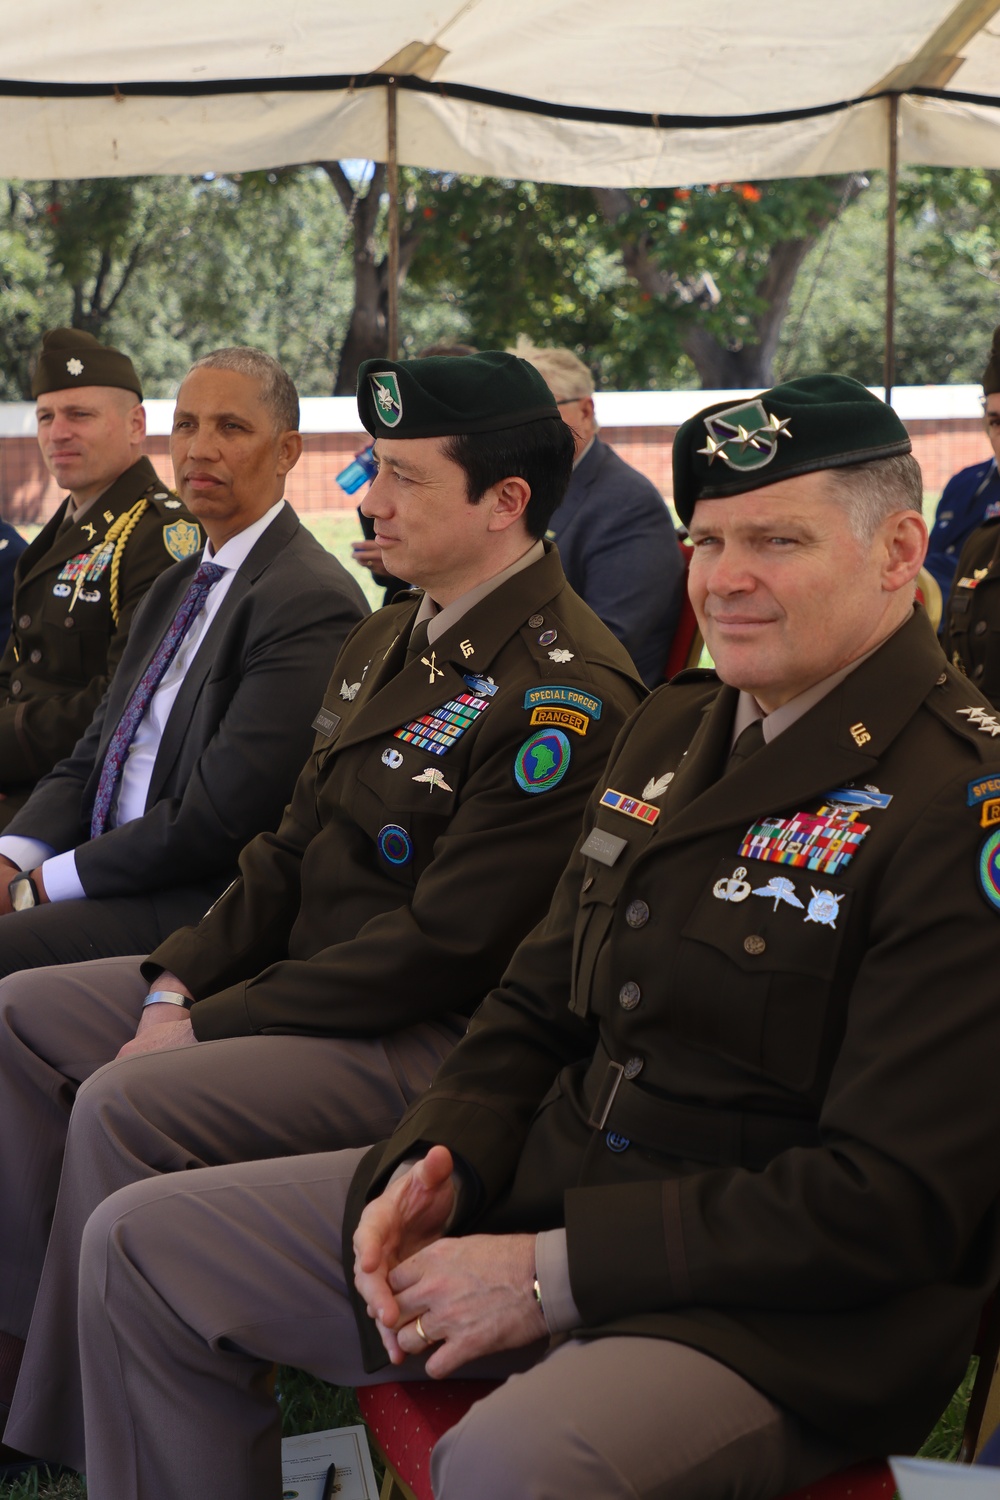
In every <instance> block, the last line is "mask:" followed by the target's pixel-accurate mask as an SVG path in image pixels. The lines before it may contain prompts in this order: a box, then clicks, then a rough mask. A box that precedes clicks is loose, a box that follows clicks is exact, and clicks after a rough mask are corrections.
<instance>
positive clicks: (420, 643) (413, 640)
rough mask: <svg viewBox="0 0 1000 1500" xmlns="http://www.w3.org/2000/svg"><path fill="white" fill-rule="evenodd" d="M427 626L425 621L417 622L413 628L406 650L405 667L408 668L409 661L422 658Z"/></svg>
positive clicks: (425, 647) (425, 648)
mask: <svg viewBox="0 0 1000 1500" xmlns="http://www.w3.org/2000/svg"><path fill="white" fill-rule="evenodd" d="M427 625H428V622H427V621H426V620H419V621H418V622H417V624H416V625H414V627H413V633H412V635H411V636H410V644H409V645H408V646H407V648H406V665H407V666H409V664H410V662H411V661H415V660H416V658H417V657H418V656H422V655H423V654H424V652H425V651H426V650H427Z"/></svg>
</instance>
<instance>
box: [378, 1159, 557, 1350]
mask: <svg viewBox="0 0 1000 1500" xmlns="http://www.w3.org/2000/svg"><path fill="white" fill-rule="evenodd" d="M452 1169H453V1162H452V1157H451V1153H450V1151H448V1150H447V1149H446V1148H445V1147H444V1146H432V1147H431V1149H430V1151H429V1152H428V1153H427V1155H426V1156H425V1157H424V1158H423V1160H422V1161H419V1162H416V1163H414V1165H413V1166H412V1167H410V1168H408V1170H407V1171H406V1172H405V1173H404V1174H403V1175H401V1176H400V1177H398V1178H396V1179H395V1180H394V1181H392V1182H391V1183H390V1184H389V1186H388V1187H387V1188H386V1189H385V1191H384V1192H383V1193H382V1194H381V1195H380V1197H378V1198H376V1199H374V1200H373V1201H372V1202H371V1203H369V1204H368V1206H367V1207H366V1208H365V1210H364V1212H363V1214H362V1215H361V1218H360V1220H359V1222H358V1227H357V1229H356V1231H355V1234H354V1282H355V1285H356V1287H357V1289H358V1291H359V1293H360V1294H361V1296H362V1297H363V1298H364V1299H365V1303H366V1306H367V1308H368V1316H369V1317H370V1318H372V1319H373V1320H374V1322H375V1326H376V1327H377V1329H378V1331H379V1336H380V1337H381V1339H382V1343H383V1344H384V1346H385V1349H386V1353H387V1354H388V1355H389V1358H390V1360H391V1361H392V1363H393V1364H394V1365H398V1364H402V1362H403V1360H404V1359H405V1358H406V1357H407V1356H408V1355H413V1354H424V1353H426V1352H427V1350H428V1349H429V1348H430V1347H431V1346H433V1353H431V1354H430V1355H429V1357H428V1359H427V1365H426V1369H427V1373H428V1375H432V1376H436V1377H438V1378H440V1377H442V1376H445V1375H451V1374H453V1373H454V1371H455V1370H457V1369H460V1368H461V1367H462V1366H463V1365H466V1364H468V1363H469V1361H470V1360H473V1359H478V1358H480V1357H482V1356H483V1355H486V1354H495V1353H498V1352H499V1351H500V1350H501V1349H519V1348H521V1347H522V1346H523V1345H525V1344H532V1343H535V1342H536V1341H537V1340H539V1339H544V1338H546V1337H547V1329H546V1326H545V1319H544V1317H543V1316H542V1310H541V1308H540V1307H539V1305H538V1301H537V1299H536V1298H535V1295H534V1289H533V1286H534V1276H535V1236H534V1235H533V1234H505V1235H487V1234H473V1235H466V1236H463V1237H460V1238H456V1239H445V1238H444V1237H443V1235H444V1231H445V1228H446V1226H447V1225H448V1223H449V1220H450V1219H451V1216H452V1211H453V1209H454V1207H455V1203H456V1185H455V1179H454V1177H453V1172H452ZM418 1322H419V1326H418Z"/></svg>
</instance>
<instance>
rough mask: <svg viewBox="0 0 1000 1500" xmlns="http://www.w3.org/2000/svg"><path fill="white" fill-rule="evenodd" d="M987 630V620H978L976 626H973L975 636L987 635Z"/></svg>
mask: <svg viewBox="0 0 1000 1500" xmlns="http://www.w3.org/2000/svg"><path fill="white" fill-rule="evenodd" d="M987 629H988V626H987V624H986V621H985V620H977V621H976V623H975V625H973V627H972V634H973V635H985V634H986V631H987Z"/></svg>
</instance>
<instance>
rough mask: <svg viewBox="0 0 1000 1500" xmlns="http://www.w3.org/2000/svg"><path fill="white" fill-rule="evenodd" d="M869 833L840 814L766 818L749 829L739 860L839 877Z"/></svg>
mask: <svg viewBox="0 0 1000 1500" xmlns="http://www.w3.org/2000/svg"><path fill="white" fill-rule="evenodd" d="M870 831H871V830H870V826H869V825H868V824H867V823H851V822H848V821H847V819H846V818H843V817H840V816H838V815H837V814H832V815H829V816H827V817H815V816H813V814H812V813H802V812H800V813H796V814H795V815H794V817H791V818H764V819H762V820H761V822H759V823H754V824H753V826H752V827H751V828H748V829H747V832H746V833H745V834H744V837H743V842H742V844H741V845H740V848H739V856H740V859H760V860H765V861H768V862H769V863H771V864H776V865H793V866H795V867H796V868H798V869H802V870H814V871H817V872H818V873H820V874H822V875H836V874H837V873H838V872H839V871H840V870H842V869H843V868H844V866H845V865H847V864H849V863H850V861H851V860H852V859H853V857H854V855H855V854H856V852H857V850H858V846H859V845H860V844H861V842H862V840H863V839H864V837H865V835H866V834H867V833H869V832H870Z"/></svg>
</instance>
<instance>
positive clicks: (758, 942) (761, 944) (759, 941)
mask: <svg viewBox="0 0 1000 1500" xmlns="http://www.w3.org/2000/svg"><path fill="white" fill-rule="evenodd" d="M743 947H744V948H745V950H746V952H747V953H751V954H753V955H754V956H755V957H756V955H757V954H758V953H763V951H764V949H765V948H766V947H767V944H766V943H765V941H764V939H763V938H762V937H758V936H757V935H756V933H754V934H753V935H752V936H751V937H748V938H744V939H743Z"/></svg>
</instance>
